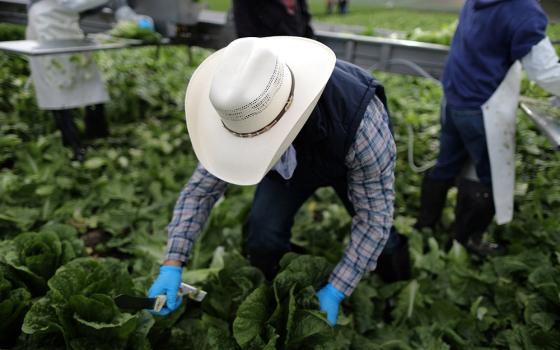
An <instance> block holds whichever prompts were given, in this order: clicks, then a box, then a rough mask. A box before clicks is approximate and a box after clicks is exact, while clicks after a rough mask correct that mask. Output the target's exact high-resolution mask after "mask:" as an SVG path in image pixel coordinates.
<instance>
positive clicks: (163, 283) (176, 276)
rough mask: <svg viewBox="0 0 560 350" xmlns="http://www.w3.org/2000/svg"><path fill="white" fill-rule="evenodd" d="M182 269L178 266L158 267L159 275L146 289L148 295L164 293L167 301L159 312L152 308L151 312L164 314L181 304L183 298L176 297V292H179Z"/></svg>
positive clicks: (155, 295) (153, 296)
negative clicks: (148, 288)
mask: <svg viewBox="0 0 560 350" xmlns="http://www.w3.org/2000/svg"><path fill="white" fill-rule="evenodd" d="M182 270H183V269H182V268H181V267H179V266H161V267H160V268H159V275H158V277H157V278H156V280H155V281H154V283H153V284H152V286H151V287H150V290H148V297H150V298H155V297H157V296H158V295H162V294H165V295H166V296H167V301H166V303H165V306H164V307H163V308H162V309H161V311H160V312H154V311H153V310H152V311H151V313H152V314H154V315H158V316H165V315H168V314H170V313H171V312H173V311H175V310H177V308H178V307H179V306H181V303H182V302H183V298H181V297H178V296H177V293H179V287H180V286H181V272H182Z"/></svg>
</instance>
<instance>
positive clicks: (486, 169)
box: [427, 102, 492, 186]
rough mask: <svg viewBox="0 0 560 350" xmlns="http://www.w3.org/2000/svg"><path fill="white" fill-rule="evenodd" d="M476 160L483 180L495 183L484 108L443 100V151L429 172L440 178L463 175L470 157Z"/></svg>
mask: <svg viewBox="0 0 560 350" xmlns="http://www.w3.org/2000/svg"><path fill="white" fill-rule="evenodd" d="M469 158H470V159H471V160H472V161H473V162H474V166H475V168H476V174H477V176H478V178H479V180H480V182H481V183H482V184H484V185H487V186H492V177H491V173H490V159H489V158H488V146H487V144H486V133H485V130H484V119H483V116H482V110H481V109H480V108H454V107H452V106H449V105H446V104H445V102H444V103H443V104H442V109H441V134H440V139H439V155H438V158H437V163H436V165H435V166H434V167H433V168H432V170H430V172H429V173H428V174H427V176H428V177H429V178H432V179H436V180H451V179H454V178H456V177H457V176H459V174H460V173H461V171H462V170H463V167H464V166H465V164H466V162H467V160H468V159H469Z"/></svg>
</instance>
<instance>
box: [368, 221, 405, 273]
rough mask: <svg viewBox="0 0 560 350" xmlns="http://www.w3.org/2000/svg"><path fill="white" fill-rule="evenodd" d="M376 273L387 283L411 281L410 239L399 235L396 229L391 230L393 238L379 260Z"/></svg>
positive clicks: (390, 238)
mask: <svg viewBox="0 0 560 350" xmlns="http://www.w3.org/2000/svg"><path fill="white" fill-rule="evenodd" d="M376 272H377V273H378V274H379V277H381V279H382V280H383V281H385V282H386V283H393V282H397V281H404V280H408V279H410V276H411V273H410V254H409V252H408V237H406V236H403V235H401V234H400V233H398V232H397V230H396V229H395V228H394V227H393V228H391V237H389V241H388V242H387V245H385V249H383V252H382V253H381V255H380V256H379V259H378V260H377V269H376Z"/></svg>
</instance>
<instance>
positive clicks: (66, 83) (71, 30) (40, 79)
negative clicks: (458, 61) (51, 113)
mask: <svg viewBox="0 0 560 350" xmlns="http://www.w3.org/2000/svg"><path fill="white" fill-rule="evenodd" d="M28 19H29V21H28V22H29V25H28V26H27V32H26V37H27V39H29V40H37V41H39V42H48V41H50V40H61V39H82V38H83V37H84V34H83V32H82V30H81V29H80V26H79V24H78V22H79V14H78V13H77V12H71V11H68V10H66V9H64V8H63V7H61V6H60V5H59V4H58V3H57V1H56V0H42V1H39V2H37V3H36V4H34V5H33V6H31V9H30V10H29V16H28ZM30 63H31V77H32V79H33V83H34V85H35V91H36V95H37V101H38V104H39V107H40V108H42V109H70V108H76V107H81V106H87V105H93V104H98V103H104V102H107V101H108V100H109V95H108V94H107V91H106V90H105V86H104V84H103V81H102V80H101V76H100V74H99V71H98V70H97V65H96V64H95V61H94V60H93V58H92V55H91V54H67V55H51V56H44V57H30Z"/></svg>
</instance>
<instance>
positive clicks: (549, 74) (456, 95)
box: [416, 0, 560, 255]
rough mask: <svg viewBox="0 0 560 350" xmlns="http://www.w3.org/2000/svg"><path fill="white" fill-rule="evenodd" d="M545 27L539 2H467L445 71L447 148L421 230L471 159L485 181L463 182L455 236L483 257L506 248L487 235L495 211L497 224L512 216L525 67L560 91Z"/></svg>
mask: <svg viewBox="0 0 560 350" xmlns="http://www.w3.org/2000/svg"><path fill="white" fill-rule="evenodd" d="M546 26H547V17H546V15H545V13H544V12H543V11H542V9H541V7H540V5H539V3H538V2H537V1H536V0H525V1H513V0H467V2H466V3H465V5H464V8H463V10H462V12H461V16H460V21H459V24H458V27H457V31H456V33H455V36H454V38H453V42H452V45H451V50H450V53H449V58H448V61H447V64H446V67H445V71H444V75H443V90H444V95H445V100H444V101H443V107H442V112H441V115H442V117H441V134H440V147H439V148H440V150H439V155H438V158H437V164H436V165H435V166H434V168H432V169H431V170H430V171H429V172H428V173H427V174H426V175H425V176H424V179H423V182H422V193H421V203H420V211H419V214H418V218H417V222H416V227H417V228H419V229H421V228H424V227H431V228H433V227H434V226H435V225H436V224H437V222H438V221H439V219H440V217H441V213H442V210H443V207H444V205H445V201H446V196H447V192H448V190H449V188H450V187H451V186H453V185H454V184H455V183H456V180H457V178H458V177H459V176H460V174H461V172H462V170H463V168H464V166H465V163H467V162H468V161H470V162H472V163H473V165H474V168H475V170H476V176H475V178H478V180H476V181H473V180H472V179H470V180H469V179H466V178H462V179H459V180H458V195H457V205H456V207H455V225H454V232H453V238H454V239H455V240H456V241H458V242H459V243H461V244H463V245H465V246H466V247H467V249H468V250H470V251H471V252H474V253H476V254H480V255H487V254H495V253H499V252H501V251H502V250H503V248H501V247H499V246H498V245H497V244H494V243H491V242H487V241H485V240H484V239H483V238H482V237H483V233H484V232H485V231H486V229H487V228H488V226H489V225H490V223H491V222H492V219H493V218H494V216H496V221H497V223H498V224H504V223H507V222H509V221H511V219H512V217H513V193H514V183H515V179H514V174H515V169H514V164H515V159H514V148H515V115H516V109H517V104H518V100H519V91H520V82H521V67H523V68H524V69H525V71H526V72H527V75H528V77H529V79H531V80H533V81H535V82H537V83H538V84H539V85H540V86H542V87H543V88H544V89H546V90H548V91H549V92H550V93H552V94H555V95H560V64H559V63H558V56H557V55H556V51H555V49H554V47H553V46H552V44H551V42H550V40H549V39H548V38H547V36H546V34H545V33H546ZM489 33H492V34H491V35H489ZM516 62H520V63H516ZM495 214H496V215H495Z"/></svg>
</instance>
